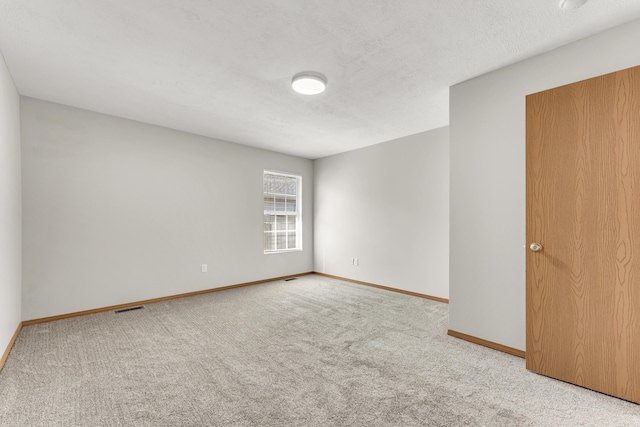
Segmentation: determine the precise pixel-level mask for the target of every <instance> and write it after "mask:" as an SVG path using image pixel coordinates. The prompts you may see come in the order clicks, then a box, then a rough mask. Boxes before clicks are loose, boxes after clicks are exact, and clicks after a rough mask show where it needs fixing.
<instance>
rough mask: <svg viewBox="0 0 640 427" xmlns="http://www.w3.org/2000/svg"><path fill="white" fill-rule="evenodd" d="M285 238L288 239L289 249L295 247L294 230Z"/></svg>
mask: <svg viewBox="0 0 640 427" xmlns="http://www.w3.org/2000/svg"><path fill="white" fill-rule="evenodd" d="M287 240H288V244H289V249H295V248H296V232H295V231H293V232H290V233H289V235H288V236H287Z"/></svg>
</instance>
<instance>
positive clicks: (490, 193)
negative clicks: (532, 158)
mask: <svg viewBox="0 0 640 427" xmlns="http://www.w3.org/2000/svg"><path fill="white" fill-rule="evenodd" d="M639 45H640V21H634V22H631V23H629V24H627V25H624V26H621V27H617V28H614V29H612V30H609V31H606V32H603V33H601V34H599V35H596V36H593V37H590V38H587V39H584V40H581V41H579V42H576V43H573V44H570V45H567V46H564V47H562V48H559V49H556V50H554V51H551V52H548V53H546V54H543V55H540V56H537V57H535V58H532V59H529V60H526V61H523V62H520V63H518V64H515V65H512V66H509V67H506V68H503V69H501V70H497V71H495V72H492V73H489V74H487V75H484V76H481V77H478V78H475V79H473V80H469V81H467V82H464V83H461V84H458V85H456V86H453V87H452V88H451V91H450V132H451V240H450V244H451V268H450V275H451V284H450V295H451V296H450V307H449V311H450V323H449V325H450V328H451V329H452V330H455V331H458V332H462V333H465V334H469V335H473V336H476V337H479V338H482V339H486V340H489V341H493V342H496V343H499V344H503V345H506V346H510V347H513V348H517V349H521V350H524V349H525V252H524V245H525V96H526V95H528V94H531V93H535V92H539V91H542V90H546V89H550V88H553V87H556V86H561V85H564V84H568V83H572V82H575V81H579V80H584V79H587V78H591V77H594V76H598V75H602V74H606V73H609V72H613V71H617V70H621V69H625V68H629V67H632V66H636V65H639V64H640V49H639V48H638V46H639Z"/></svg>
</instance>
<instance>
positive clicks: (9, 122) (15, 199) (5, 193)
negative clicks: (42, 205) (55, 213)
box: [0, 54, 22, 357]
mask: <svg viewBox="0 0 640 427" xmlns="http://www.w3.org/2000/svg"><path fill="white" fill-rule="evenodd" d="M21 209H22V207H21V196H20V97H19V95H18V92H17V91H16V88H15V86H14V84H13V80H12V79H11V76H10V75H9V70H7V66H6V64H5V62H4V57H3V56H2V54H0V357H1V356H2V354H3V353H4V351H5V349H6V348H7V346H8V345H9V341H10V340H11V337H12V336H13V334H14V333H15V331H16V329H17V328H18V325H19V324H20V321H21V320H22V319H21V314H20V313H21V303H20V288H21V281H22V279H21V277H22V261H21V259H22V237H21V236H22V225H21V221H22V219H21V215H22V214H21Z"/></svg>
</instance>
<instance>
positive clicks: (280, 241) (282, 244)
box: [276, 232, 287, 249]
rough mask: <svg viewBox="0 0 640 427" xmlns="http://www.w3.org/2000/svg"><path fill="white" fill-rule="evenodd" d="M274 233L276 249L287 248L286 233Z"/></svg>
mask: <svg viewBox="0 0 640 427" xmlns="http://www.w3.org/2000/svg"><path fill="white" fill-rule="evenodd" d="M276 235H277V237H276V245H277V246H276V249H287V233H286V232H277V233H276Z"/></svg>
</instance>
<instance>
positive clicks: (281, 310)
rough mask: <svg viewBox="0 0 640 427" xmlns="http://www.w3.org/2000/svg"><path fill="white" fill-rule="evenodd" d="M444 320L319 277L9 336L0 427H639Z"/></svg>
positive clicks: (624, 412)
mask: <svg viewBox="0 0 640 427" xmlns="http://www.w3.org/2000/svg"><path fill="white" fill-rule="evenodd" d="M447 322H448V307H447V305H446V304H441V303H437V302H433V301H429V300H423V299H420V298H415V297H410V296H405V295H402V294H397V293H392V292H387V291H383V290H379V289H374V288H369V287H365V286H361V285H355V284H351V283H346V282H340V281H337V280H333V279H327V278H324V277H319V276H313V275H312V276H305V277H301V278H299V279H298V280H295V281H290V282H284V281H279V282H273V283H269V284H262V285H258V286H251V287H245V288H239V289H234V290H228V291H223V292H217V293H212V294H207V295H201V296H197V297H190V298H184V299H178V300H172V301H167V302H163V303H157V304H151V305H148V306H146V308H145V309H142V310H137V311H130V312H126V313H121V314H115V313H101V314H94V315H90V316H84V317H79V318H74V319H68V320H62V321H57V322H52V323H45V324H40V325H34V326H28V327H25V328H23V330H22V332H21V334H20V336H19V338H18V340H17V341H16V344H15V346H14V348H13V351H12V352H11V354H10V356H9V359H8V360H7V363H6V365H5V368H4V369H3V371H2V372H1V373H0V425H1V426H21V427H22V426H405V425H406V426H640V406H638V405H635V404H632V403H628V402H625V401H622V400H619V399H615V398H612V397H608V396H605V395H601V394H598V393H595V392H592V391H589V390H585V389H582V388H579V387H575V386H572V385H569V384H565V383H562V382H559V381H555V380H551V379H549V378H545V377H542V376H539V375H536V374H532V373H530V372H527V371H526V370H525V367H524V360H523V359H520V358H517V357H513V356H509V355H506V354H503V353H500V352H497V351H494V350H490V349H487V348H484V347H481V346H477V345H474V344H471V343H468V342H465V341H461V340H458V339H455V338H452V337H449V336H447V335H446V331H447Z"/></svg>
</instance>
